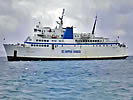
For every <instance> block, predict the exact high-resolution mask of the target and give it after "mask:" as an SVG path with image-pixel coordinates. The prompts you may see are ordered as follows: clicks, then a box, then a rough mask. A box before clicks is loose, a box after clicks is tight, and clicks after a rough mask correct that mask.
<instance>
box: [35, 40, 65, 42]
mask: <svg viewBox="0 0 133 100" xmlns="http://www.w3.org/2000/svg"><path fill="white" fill-rule="evenodd" d="M36 42H49V40H38V39H36ZM52 42H57V40H52ZM59 42H64V40H59Z"/></svg>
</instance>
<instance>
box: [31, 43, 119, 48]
mask: <svg viewBox="0 0 133 100" xmlns="http://www.w3.org/2000/svg"><path fill="white" fill-rule="evenodd" d="M116 45H117V44H116ZM31 46H36V47H49V45H44V44H31ZM61 46H62V47H63V46H64V45H61ZM76 46H82V45H74V47H76ZM88 46H93V47H108V46H114V45H88ZM55 47H58V45H55Z"/></svg>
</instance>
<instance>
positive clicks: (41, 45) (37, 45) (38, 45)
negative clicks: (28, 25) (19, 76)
mask: <svg viewBox="0 0 133 100" xmlns="http://www.w3.org/2000/svg"><path fill="white" fill-rule="evenodd" d="M31 46H34V47H49V45H43V44H31Z"/></svg>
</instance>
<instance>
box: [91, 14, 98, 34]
mask: <svg viewBox="0 0 133 100" xmlns="http://www.w3.org/2000/svg"><path fill="white" fill-rule="evenodd" d="M96 23H97V15H96V18H95V22H94V26H93V29H92V34H93V35H94V32H95V27H96Z"/></svg>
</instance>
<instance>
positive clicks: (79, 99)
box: [0, 57, 133, 100]
mask: <svg viewBox="0 0 133 100" xmlns="http://www.w3.org/2000/svg"><path fill="white" fill-rule="evenodd" d="M0 100H133V57H128V58H127V59H124V60H85V61H14V62H8V61H6V60H5V59H3V58H0Z"/></svg>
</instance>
